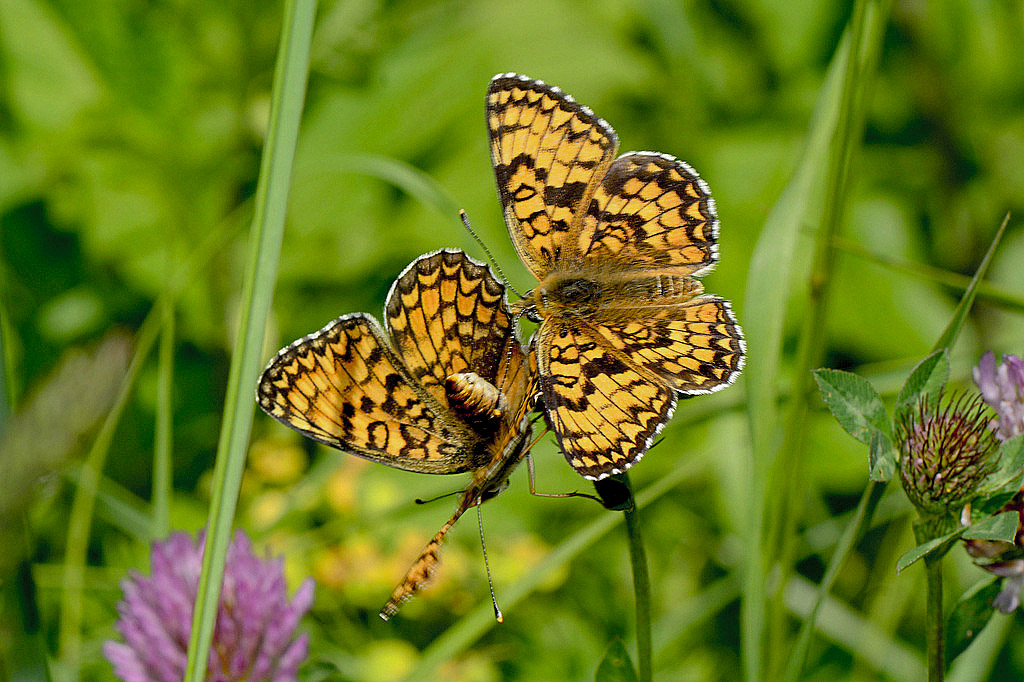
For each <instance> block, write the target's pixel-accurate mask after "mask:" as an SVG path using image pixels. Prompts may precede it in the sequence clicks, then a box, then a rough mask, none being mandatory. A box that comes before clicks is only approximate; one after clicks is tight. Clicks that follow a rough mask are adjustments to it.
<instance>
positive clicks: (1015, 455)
mask: <svg viewBox="0 0 1024 682" xmlns="http://www.w3.org/2000/svg"><path fill="white" fill-rule="evenodd" d="M996 458H997V463H996V469H995V471H993V472H992V473H990V474H989V475H988V476H986V477H985V480H984V481H982V483H981V486H980V487H979V489H978V493H979V495H980V496H985V497H990V496H993V495H998V494H1002V493H1007V492H1009V493H1011V494H1012V493H1016V492H1017V491H1018V490H1020V488H1021V478H1022V477H1024V434H1018V435H1016V436H1014V437H1013V438H1011V439H1009V440H1007V441H1004V442H1003V443H1002V444H1001V445H1000V446H999V450H998V451H997V452H996Z"/></svg>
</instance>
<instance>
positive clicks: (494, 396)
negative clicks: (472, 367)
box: [444, 372, 509, 437]
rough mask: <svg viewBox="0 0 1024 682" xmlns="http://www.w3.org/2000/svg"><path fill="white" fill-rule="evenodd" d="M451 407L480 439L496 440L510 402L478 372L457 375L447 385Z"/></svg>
mask: <svg viewBox="0 0 1024 682" xmlns="http://www.w3.org/2000/svg"><path fill="white" fill-rule="evenodd" d="M444 388H445V393H446V395H447V396H448V405H449V406H450V407H451V408H452V411H453V412H454V413H455V414H456V415H458V416H459V417H460V418H461V419H462V420H463V421H464V422H466V423H467V424H469V425H470V426H471V427H472V428H473V430H474V431H476V432H477V433H478V434H480V435H481V436H485V437H488V436H493V435H494V434H495V433H496V432H497V431H498V427H499V426H501V420H502V418H503V417H504V416H505V413H506V412H507V411H508V409H509V405H508V399H507V398H506V397H505V394H504V393H502V392H501V391H499V390H498V389H497V388H496V387H495V386H494V384H492V383H491V382H489V381H487V380H486V379H484V378H483V377H481V376H480V375H478V374H477V373H476V372H457V373H455V374H452V375H451V376H449V377H448V378H447V379H445V381H444Z"/></svg>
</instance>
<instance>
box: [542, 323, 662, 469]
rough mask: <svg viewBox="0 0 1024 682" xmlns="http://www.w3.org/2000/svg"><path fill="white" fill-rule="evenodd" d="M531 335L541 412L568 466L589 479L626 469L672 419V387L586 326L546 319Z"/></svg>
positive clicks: (595, 330)
mask: <svg viewBox="0 0 1024 682" xmlns="http://www.w3.org/2000/svg"><path fill="white" fill-rule="evenodd" d="M536 339H537V340H536V343H537V361H538V372H539V375H540V386H541V391H542V393H543V396H544V408H545V414H546V416H547V418H548V424H549V426H550V427H551V430H552V431H554V432H555V434H556V435H557V436H558V441H559V445H560V446H561V448H562V452H563V453H564V454H565V458H566V459H567V460H568V461H569V464H571V465H572V467H573V468H574V469H576V471H577V472H579V473H580V474H581V475H583V476H584V477H586V478H589V479H595V480H596V479H600V478H604V477H605V476H608V475H610V474H616V473H622V472H623V471H625V470H626V469H628V468H629V467H630V466H631V465H632V464H633V462H635V461H637V460H638V459H639V458H640V457H642V456H643V455H644V453H645V452H646V451H647V448H648V447H649V446H650V444H651V441H652V440H653V439H654V437H655V436H656V435H657V434H658V432H659V431H660V430H661V428H662V427H663V426H664V425H665V422H667V421H668V420H669V418H671V416H672V412H673V410H674V409H675V404H676V395H675V392H674V391H673V390H672V389H670V388H669V387H668V386H667V385H666V384H665V382H664V381H662V380H661V379H660V378H659V377H658V376H657V375H655V374H653V373H651V372H649V371H648V370H646V369H644V368H641V367H637V366H635V365H633V364H632V363H631V362H630V361H629V358H628V356H627V355H626V354H624V353H623V352H621V351H620V350H617V349H616V348H614V347H612V346H611V345H610V344H609V343H608V342H607V341H606V339H605V338H604V337H603V336H602V335H601V334H600V332H599V331H598V330H597V329H595V328H592V327H590V326H587V325H584V324H582V323H580V324H576V325H572V324H567V323H566V324H560V323H556V322H549V321H545V322H544V324H542V325H541V327H540V329H539V330H538V332H537V337H536Z"/></svg>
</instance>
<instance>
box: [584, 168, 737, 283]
mask: <svg viewBox="0 0 1024 682" xmlns="http://www.w3.org/2000/svg"><path fill="white" fill-rule="evenodd" d="M717 240H718V215H717V213H716V209H715V201H714V199H712V198H711V192H710V190H708V186H707V184H706V183H705V182H704V180H702V179H701V177H700V176H699V175H697V173H696V171H694V170H693V169H692V168H690V166H689V165H687V164H686V163H683V162H682V161H680V160H678V159H675V158H673V157H671V156H668V155H665V154H655V153H652V152H631V153H629V154H624V155H622V156H620V157H619V158H617V159H615V161H614V162H613V163H612V164H611V167H610V168H609V169H608V172H607V174H606V175H605V176H604V178H603V179H602V180H601V183H600V185H599V186H598V188H597V191H596V192H595V194H594V197H593V199H592V200H591V201H590V204H589V206H588V208H587V211H586V213H585V215H584V216H583V220H582V224H581V225H580V229H579V232H578V233H577V235H576V242H577V250H578V252H579V253H580V254H581V255H582V258H581V262H589V263H591V264H593V265H594V266H595V267H597V266H603V267H609V266H610V265H614V266H616V267H618V268H620V269H623V270H656V271H658V272H663V273H669V272H671V273H672V274H676V275H692V274H696V273H699V272H705V271H707V270H708V269H710V268H711V267H712V266H713V265H714V264H715V261H716V260H717V257H718V244H717Z"/></svg>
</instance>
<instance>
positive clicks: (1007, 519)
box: [962, 511, 1020, 543]
mask: <svg viewBox="0 0 1024 682" xmlns="http://www.w3.org/2000/svg"><path fill="white" fill-rule="evenodd" d="M1019 521H1020V515H1019V514H1018V513H1017V512H1015V511H1009V512H1004V513H1002V514H995V515H993V516H989V517H986V518H984V519H982V520H981V521H978V522H977V523H974V524H971V525H970V526H969V527H968V528H966V529H964V531H963V534H962V537H963V539H965V540H1001V541H1003V542H1011V543H1012V542H1013V540H1014V538H1016V537H1017V524H1018V522H1019Z"/></svg>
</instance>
